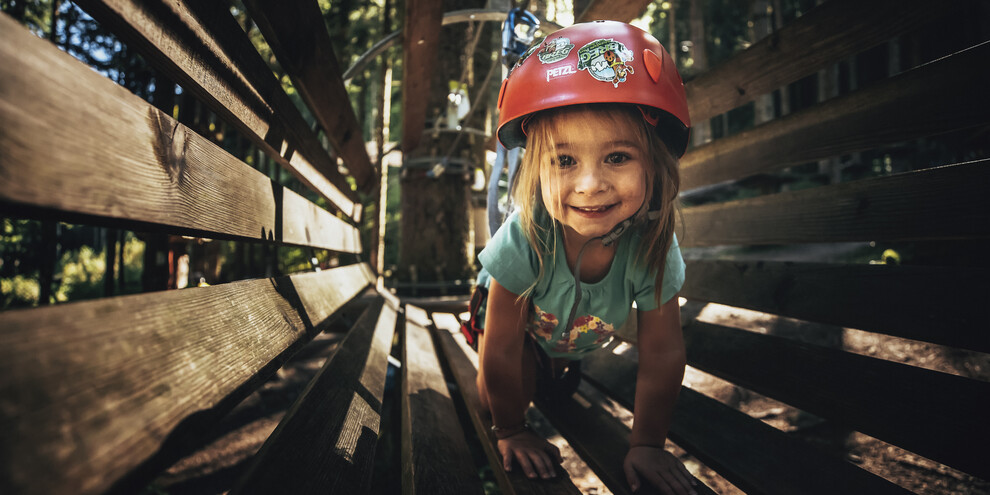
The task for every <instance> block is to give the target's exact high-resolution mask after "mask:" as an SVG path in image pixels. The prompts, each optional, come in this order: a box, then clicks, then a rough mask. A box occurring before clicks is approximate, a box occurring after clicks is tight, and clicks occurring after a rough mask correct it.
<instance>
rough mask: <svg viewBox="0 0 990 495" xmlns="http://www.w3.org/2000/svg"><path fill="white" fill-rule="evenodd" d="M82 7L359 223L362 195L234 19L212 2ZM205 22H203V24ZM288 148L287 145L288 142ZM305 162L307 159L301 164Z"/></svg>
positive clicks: (104, 0)
mask: <svg viewBox="0 0 990 495" xmlns="http://www.w3.org/2000/svg"><path fill="white" fill-rule="evenodd" d="M79 3H80V6H82V7H83V8H84V9H86V11H87V13H89V14H90V15H92V16H93V17H94V18H95V19H97V20H98V21H99V22H100V23H101V24H102V25H104V26H107V27H108V28H109V29H110V30H112V31H113V32H114V33H115V34H116V35H117V36H119V37H120V38H121V39H122V40H124V41H125V42H127V43H128V44H129V45H130V46H133V47H134V48H136V49H138V50H139V51H140V52H141V54H142V55H143V56H144V57H145V58H146V59H147V60H148V61H149V63H151V64H152V65H154V66H155V67H157V68H158V69H159V70H161V71H162V72H164V73H165V74H167V75H168V76H169V77H170V78H172V79H173V80H175V81H176V82H177V83H179V84H180V85H181V86H182V87H183V88H184V89H185V90H187V91H191V92H192V93H193V94H194V95H196V97H197V98H198V99H199V100H200V101H202V102H203V103H205V104H206V105H208V106H209V107H210V109H212V110H213V111H214V112H217V114H218V115H219V116H220V117H221V118H222V119H224V120H225V121H227V122H228V123H230V124H232V125H233V126H234V127H236V128H237V129H238V130H239V131H240V132H241V133H243V134H244V136H246V137H247V138H249V139H250V140H251V142H252V143H254V144H255V145H256V146H258V147H259V148H260V149H262V150H263V151H264V152H265V153H266V154H267V155H269V156H270V157H272V158H273V159H275V160H276V161H277V162H278V163H279V164H280V165H281V166H283V167H285V168H286V170H289V171H290V172H291V173H292V174H293V175H294V176H295V177H296V178H297V179H299V180H300V181H301V182H302V183H303V184H305V185H306V186H307V187H309V188H311V189H312V190H314V191H316V192H317V193H319V194H320V195H322V196H323V197H324V198H326V199H327V200H329V201H330V202H331V203H333V204H334V205H335V206H337V207H338V208H339V209H340V210H341V211H342V212H344V214H345V215H347V216H348V217H358V218H359V217H360V204H359V203H356V201H357V195H356V194H354V192H353V191H351V189H350V185H349V184H348V183H347V181H346V179H344V177H343V176H342V175H341V174H340V173H339V172H338V170H337V165H336V161H335V159H334V158H332V157H331V156H329V155H328V154H327V152H326V151H325V150H323V148H322V146H321V145H320V143H319V141H318V140H317V138H316V135H315V134H314V133H313V132H312V131H311V130H310V129H309V127H308V125H307V124H306V122H305V120H303V118H302V115H301V114H300V113H299V111H298V110H297V109H296V107H295V105H294V104H293V103H292V102H291V100H289V98H288V96H287V95H286V94H285V92H284V91H283V90H282V88H281V86H280V84H279V82H278V81H277V80H276V78H275V77H274V76H273V75H272V72H271V69H269V68H268V66H267V65H266V64H265V62H264V61H262V60H261V57H260V56H259V55H258V53H257V51H255V50H254V48H253V47H252V46H251V43H250V41H249V40H248V39H247V36H246V35H245V34H244V32H243V30H241V29H240V27H239V26H238V25H237V23H236V21H235V20H234V19H233V17H232V16H231V15H230V12H229V11H224V10H222V9H221V10H214V11H206V14H207V15H205V16H203V15H196V14H197V12H195V11H192V8H194V7H195V8H197V9H199V10H200V13H203V11H204V10H205V9H209V8H211V7H209V6H205V5H198V4H201V3H202V4H206V3H214V2H193V3H192V4H189V3H187V2H186V0H178V1H176V2H162V1H159V0H155V1H151V2H136V1H133V0H82V1H80V2H79ZM203 19H205V21H203ZM286 140H287V141H288V142H286ZM303 155H305V156H303Z"/></svg>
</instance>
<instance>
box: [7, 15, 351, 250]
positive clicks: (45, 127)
mask: <svg viewBox="0 0 990 495" xmlns="http://www.w3.org/2000/svg"><path fill="white" fill-rule="evenodd" d="M0 65H2V67H0V81H2V83H0V121H2V122H3V123H4V124H3V129H2V130H0V156H2V158H3V159H2V160H0V202H4V203H6V204H7V207H11V208H13V207H18V208H33V209H44V210H56V211H60V212H66V213H69V214H71V215H83V216H86V217H90V218H104V219H114V220H118V221H122V222H124V223H125V224H126V225H133V226H134V228H141V229H146V230H156V229H157V230H162V229H164V228H165V227H168V230H171V231H176V230H178V231H181V232H183V233H191V234H193V235H203V236H208V237H231V238H240V239H248V240H266V241H273V242H282V243H288V244H296V245H303V246H313V247H319V248H324V249H332V250H336V251H345V252H360V249H361V248H360V236H359V232H358V230H357V229H356V228H354V227H352V226H350V225H348V224H347V223H345V222H344V221H343V220H340V219H339V218H337V217H335V216H334V215H332V214H330V213H329V212H327V211H326V210H323V209H321V208H319V207H318V206H316V205H314V204H312V203H310V202H309V201H307V200H306V199H305V198H303V197H302V196H300V195H298V194H296V193H295V192H292V191H290V190H286V189H284V188H282V187H281V186H279V185H277V184H274V183H273V182H272V181H271V180H270V179H268V178H267V177H265V176H264V175H263V174H261V173H260V172H258V171H256V170H254V169H252V168H251V167H249V166H248V165H246V164H244V163H243V162H241V161H239V160H237V159H236V158H234V157H232V156H230V155H229V154H227V153H226V152H225V151H223V150H222V149H220V148H219V147H218V146H216V145H214V144H213V143H211V142H209V141H208V140H206V139H205V138H203V137H201V136H199V135H198V134H196V133H195V132H193V131H191V130H189V129H188V128H186V127H185V126H182V125H180V124H179V123H178V122H176V121H175V120H173V119H172V118H171V117H170V116H168V115H166V114H165V113H163V112H161V111H159V110H158V109H156V108H154V107H153V106H151V105H149V104H147V103H146V102H144V101H143V100H142V99H140V98H138V97H137V96H134V95H133V94H131V93H130V92H129V91H127V90H126V89H124V88H122V87H120V86H117V85H116V84H114V83H113V82H111V81H109V80H107V79H106V78H104V77H102V76H100V75H99V74H97V73H96V72H94V71H92V70H91V69H89V68H88V67H86V66H85V65H84V64H82V63H81V62H79V61H77V60H76V59H74V58H72V57H71V56H69V55H67V54H65V53H64V52H62V51H60V50H58V49H56V48H55V47H54V46H51V45H50V44H49V43H47V42H46V41H44V40H41V39H39V38H37V37H36V36H34V35H32V34H31V33H29V32H28V31H27V30H26V29H24V28H22V27H20V26H17V25H16V24H15V23H14V21H12V20H10V19H9V18H7V17H3V18H0Z"/></svg>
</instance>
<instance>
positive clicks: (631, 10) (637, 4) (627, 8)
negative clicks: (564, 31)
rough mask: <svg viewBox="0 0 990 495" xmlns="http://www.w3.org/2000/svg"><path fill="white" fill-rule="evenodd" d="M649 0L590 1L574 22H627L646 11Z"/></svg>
mask: <svg viewBox="0 0 990 495" xmlns="http://www.w3.org/2000/svg"><path fill="white" fill-rule="evenodd" d="M650 3H652V1H651V0H591V2H590V3H589V4H588V6H587V7H585V9H584V11H583V12H581V15H579V16H577V20H576V21H575V22H589V21H597V20H609V21H622V22H629V21H631V20H633V19H635V18H637V17H639V16H641V15H643V12H645V11H646V7H647V6H648V5H649V4H650Z"/></svg>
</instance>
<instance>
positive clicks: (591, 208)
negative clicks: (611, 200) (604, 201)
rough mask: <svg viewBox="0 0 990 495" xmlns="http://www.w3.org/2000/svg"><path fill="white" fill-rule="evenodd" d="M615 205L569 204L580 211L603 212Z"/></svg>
mask: <svg viewBox="0 0 990 495" xmlns="http://www.w3.org/2000/svg"><path fill="white" fill-rule="evenodd" d="M614 206H615V205H614V204H613V205H604V206H571V208H573V209H575V210H577V211H579V212H582V213H604V212H606V211H608V210H610V209H612V207H614Z"/></svg>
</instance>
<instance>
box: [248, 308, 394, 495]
mask: <svg viewBox="0 0 990 495" xmlns="http://www.w3.org/2000/svg"><path fill="white" fill-rule="evenodd" d="M396 320H397V311H396V308H394V307H393V306H392V305H391V304H390V303H386V302H385V300H384V299H377V300H376V301H374V302H373V303H372V304H371V305H370V306H369V307H368V309H367V310H366V311H365V313H364V314H363V315H362V316H361V318H360V319H359V320H358V321H357V323H355V324H354V327H353V328H352V329H351V330H350V332H348V334H347V337H346V338H345V339H344V341H343V342H341V344H340V346H339V347H338V349H337V351H336V352H335V353H334V355H333V356H331V357H330V359H328V360H327V362H326V364H324V366H323V368H322V369H321V370H320V372H319V373H318V374H317V375H316V376H315V377H314V378H313V380H312V381H311V382H310V384H309V386H308V387H307V389H306V391H305V392H303V395H302V396H301V397H300V398H299V399H298V400H297V401H296V402H295V404H293V405H292V408H291V409H289V412H287V413H286V416H285V418H283V419H282V421H281V422H280V423H279V425H278V427H277V428H276V429H275V431H274V432H273V433H272V435H271V436H270V437H269V438H268V440H267V441H266V442H265V444H264V445H263V446H262V447H261V450H260V451H259V452H258V454H257V455H256V456H255V460H254V461H253V463H252V466H251V468H250V469H249V472H248V474H247V475H245V477H244V478H242V479H241V480H240V481H239V483H238V484H237V486H235V487H234V489H233V490H231V493H235V494H247V493H265V494H267V493H341V494H352V493H368V490H369V489H370V488H371V474H372V467H373V461H374V458H375V447H376V445H377V443H378V435H379V428H380V426H381V407H382V395H383V393H384V390H385V376H386V373H387V371H388V354H389V352H390V351H391V349H392V337H393V335H394V334H395V327H396Z"/></svg>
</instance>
